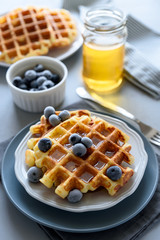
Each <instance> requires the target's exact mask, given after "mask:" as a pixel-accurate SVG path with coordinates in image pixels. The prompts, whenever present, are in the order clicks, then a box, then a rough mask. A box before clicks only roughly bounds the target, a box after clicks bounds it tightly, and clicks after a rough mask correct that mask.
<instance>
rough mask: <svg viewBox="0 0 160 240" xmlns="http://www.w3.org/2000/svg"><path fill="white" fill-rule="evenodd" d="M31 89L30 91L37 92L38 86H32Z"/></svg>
mask: <svg viewBox="0 0 160 240" xmlns="http://www.w3.org/2000/svg"><path fill="white" fill-rule="evenodd" d="M29 91H30V92H37V91H38V89H37V88H30V89H29Z"/></svg>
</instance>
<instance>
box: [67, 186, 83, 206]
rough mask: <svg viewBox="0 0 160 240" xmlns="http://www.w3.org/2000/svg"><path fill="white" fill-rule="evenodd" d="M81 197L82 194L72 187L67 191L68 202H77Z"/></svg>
mask: <svg viewBox="0 0 160 240" xmlns="http://www.w3.org/2000/svg"><path fill="white" fill-rule="evenodd" d="M82 197H83V194H82V193H81V191H80V190H78V189H73V190H71V191H70V192H69V194H68V196H67V199H68V201H69V202H70V203H76V202H79V201H80V200H81V199H82Z"/></svg>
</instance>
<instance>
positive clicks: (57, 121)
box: [49, 114, 61, 127]
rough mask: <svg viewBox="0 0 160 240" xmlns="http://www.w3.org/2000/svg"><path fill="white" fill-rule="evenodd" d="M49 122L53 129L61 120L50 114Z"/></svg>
mask: <svg viewBox="0 0 160 240" xmlns="http://www.w3.org/2000/svg"><path fill="white" fill-rule="evenodd" d="M49 122H50V124H51V125H52V126H53V127H55V126H57V125H58V124H60V122H61V119H60V118H59V117H58V116H57V115H56V114H52V115H50V116H49Z"/></svg>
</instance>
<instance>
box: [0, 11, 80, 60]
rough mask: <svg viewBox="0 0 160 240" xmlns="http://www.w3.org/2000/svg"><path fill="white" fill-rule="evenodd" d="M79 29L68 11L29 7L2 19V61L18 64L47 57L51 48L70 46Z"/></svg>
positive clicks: (0, 49) (0, 51) (0, 47)
mask: <svg viewBox="0 0 160 240" xmlns="http://www.w3.org/2000/svg"><path fill="white" fill-rule="evenodd" d="M76 36H77V28H76V25H75V23H74V20H73V19H72V17H71V15H70V13H69V12H68V11H67V10H64V9H57V10H50V9H48V8H35V7H28V8H26V9H21V8H18V9H15V10H13V11H11V12H9V13H7V14H6V15H4V16H1V17H0V61H3V62H6V63H9V64H11V63H14V62H16V61H17V60H20V59H23V58H25V57H30V56H37V55H38V56H39V55H44V54H47V53H48V51H49V50H50V49H51V48H57V47H64V46H68V45H70V44H71V43H72V42H73V41H74V40H75V38H76Z"/></svg>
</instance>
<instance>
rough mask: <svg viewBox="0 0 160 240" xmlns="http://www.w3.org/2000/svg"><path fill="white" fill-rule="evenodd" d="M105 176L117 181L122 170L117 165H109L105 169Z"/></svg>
mask: <svg viewBox="0 0 160 240" xmlns="http://www.w3.org/2000/svg"><path fill="white" fill-rule="evenodd" d="M106 175H107V177H109V178H110V179H111V180H113V181H117V180H118V179H120V178H121V176H122V170H121V169H120V167H118V166H111V167H109V168H108V169H107V171H106Z"/></svg>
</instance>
